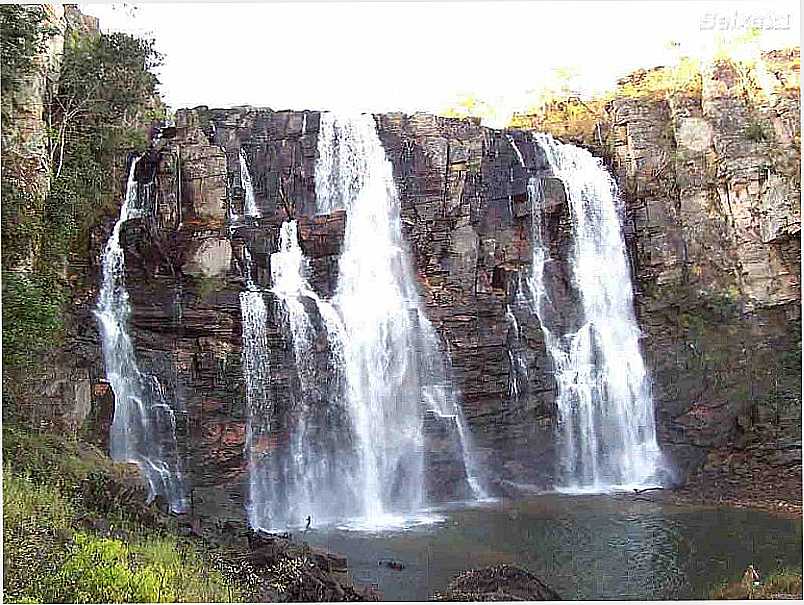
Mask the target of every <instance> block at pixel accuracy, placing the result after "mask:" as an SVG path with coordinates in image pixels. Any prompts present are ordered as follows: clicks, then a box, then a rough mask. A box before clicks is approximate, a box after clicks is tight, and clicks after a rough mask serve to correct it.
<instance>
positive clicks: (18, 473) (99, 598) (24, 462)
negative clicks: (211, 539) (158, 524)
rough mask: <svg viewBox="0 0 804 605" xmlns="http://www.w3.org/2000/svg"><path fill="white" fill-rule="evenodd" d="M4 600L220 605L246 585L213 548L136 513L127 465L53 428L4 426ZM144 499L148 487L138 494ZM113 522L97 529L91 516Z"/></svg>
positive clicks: (234, 597) (237, 595) (240, 596)
mask: <svg viewBox="0 0 804 605" xmlns="http://www.w3.org/2000/svg"><path fill="white" fill-rule="evenodd" d="M3 459H4V467H3V523H4V532H3V567H4V586H3V597H4V600H5V601H7V602H17V603H21V602H26V603H41V602H61V603H77V602H94V603H102V602H113V603H117V602H177V601H178V602H221V601H227V602H231V601H239V600H242V599H243V592H242V589H241V588H240V587H239V586H238V585H235V584H234V583H232V582H231V581H228V580H226V579H225V578H224V576H223V574H222V573H221V572H220V571H218V570H217V569H215V568H214V566H213V564H212V557H211V553H206V552H202V551H200V550H199V549H198V547H197V546H196V545H195V544H194V543H192V542H189V541H185V540H182V539H179V538H177V537H176V536H175V535H171V534H170V533H168V532H166V531H163V530H160V529H154V528H153V527H151V526H148V525H144V524H143V523H142V519H143V518H145V517H143V516H142V515H138V514H136V511H132V510H127V507H128V508H129V509H130V508H131V503H130V502H129V503H127V502H126V500H125V498H124V496H121V495H120V494H125V492H124V491H123V492H120V491H118V496H115V495H114V494H113V493H112V492H113V490H112V489H110V486H118V488H119V486H120V485H122V483H121V482H122V481H124V479H125V475H126V470H125V469H123V468H120V467H118V466H117V465H114V464H112V463H111V462H109V461H108V460H107V459H106V458H104V457H103V456H102V455H101V454H100V452H98V451H97V450H94V449H93V448H92V447H91V446H89V445H87V444H82V443H80V442H77V441H73V442H67V443H65V442H64V440H63V438H61V437H57V436H54V435H44V434H37V433H34V432H31V431H28V430H26V429H22V428H10V427H7V426H4V427H3ZM136 494H137V497H142V493H141V492H139V491H138V492H136ZM98 513H102V514H103V516H104V517H105V518H106V519H107V522H106V525H107V527H108V529H106V530H105V531H103V532H97V531H93V530H92V529H90V528H91V527H92V523H88V521H90V520H92V519H95V518H99V517H98Z"/></svg>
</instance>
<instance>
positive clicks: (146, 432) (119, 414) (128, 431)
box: [95, 158, 187, 512]
mask: <svg viewBox="0 0 804 605" xmlns="http://www.w3.org/2000/svg"><path fill="white" fill-rule="evenodd" d="M138 161H139V158H137V159H135V160H134V161H133V162H132V163H131V167H130V169H129V175H128V183H127V186H126V196H125V199H124V200H123V204H122V206H121V208H120V217H119V218H118V220H117V222H116V223H115V225H114V228H113V230H112V234H111V235H110V236H109V240H108V242H107V243H106V248H105V249H104V252H103V257H102V261H101V262H102V270H103V281H102V282H101V289H100V296H99V298H98V303H97V307H96V309H95V316H96V317H97V319H98V325H99V327H100V332H101V340H102V346H103V360H104V366H105V369H106V377H107V379H108V380H109V384H110V385H111V387H112V391H113V392H114V398H115V409H114V420H113V421H112V426H111V430H110V435H109V440H110V450H111V456H112V459H113V460H116V461H120V462H132V463H135V464H137V465H138V466H139V468H140V470H141V472H142V473H143V475H144V476H145V478H146V480H147V482H148V486H149V490H150V493H151V497H153V496H156V495H157V494H158V495H161V496H164V497H165V498H166V500H167V501H168V503H169V505H170V508H171V510H173V511H175V512H183V511H184V510H186V508H187V501H186V498H185V495H184V486H183V483H182V476H181V471H180V468H179V460H178V452H177V451H176V418H175V415H174V412H173V409H172V408H171V406H170V405H169V404H168V403H167V400H166V397H165V393H164V390H163V389H162V385H161V384H160V383H159V380H158V379H157V378H156V376H149V375H146V374H143V373H142V372H141V371H140V369H139V366H138V364H137V358H136V353H135V351H134V345H133V343H132V342H131V337H130V336H129V333H128V324H129V320H130V318H131V306H130V305H129V297H128V291H127V290H126V283H125V274H126V267H125V254H124V250H123V248H122V246H121V245H120V231H121V229H122V227H123V224H124V223H125V222H126V221H128V220H129V219H131V218H135V217H137V216H139V215H140V212H141V211H140V209H139V208H138V207H137V204H138V202H139V199H138V195H137V182H136V180H135V179H134V172H135V169H136V167H137V162H138Z"/></svg>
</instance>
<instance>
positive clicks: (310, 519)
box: [304, 515, 313, 531]
mask: <svg viewBox="0 0 804 605" xmlns="http://www.w3.org/2000/svg"><path fill="white" fill-rule="evenodd" d="M312 522H313V519H312V517H311V516H310V515H307V525H306V526H305V528H304V531H307V530H309V529H310V523H312Z"/></svg>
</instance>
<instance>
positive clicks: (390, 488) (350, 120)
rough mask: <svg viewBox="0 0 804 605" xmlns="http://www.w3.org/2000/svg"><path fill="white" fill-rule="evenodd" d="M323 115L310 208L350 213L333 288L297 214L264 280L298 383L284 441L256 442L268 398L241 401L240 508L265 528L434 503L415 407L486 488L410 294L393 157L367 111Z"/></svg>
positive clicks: (248, 354) (469, 491) (412, 512)
mask: <svg viewBox="0 0 804 605" xmlns="http://www.w3.org/2000/svg"><path fill="white" fill-rule="evenodd" d="M320 129H321V130H320V133H319V139H318V160H317V163H316V173H315V184H316V199H317V204H318V207H317V210H318V213H319V214H329V213H332V212H333V211H335V210H339V209H342V210H345V211H346V216H347V220H346V229H345V234H344V242H343V248H342V251H341V256H340V259H339V272H338V283H337V287H336V292H335V295H334V297H333V298H332V300H331V301H327V300H323V299H322V298H321V297H319V296H318V295H317V294H316V292H315V291H314V290H313V288H312V286H311V285H310V283H309V281H308V273H309V266H308V261H307V260H306V258H305V257H304V255H303V252H302V250H301V247H300V246H299V241H298V227H297V224H296V222H295V221H288V222H286V223H285V224H283V225H282V228H281V233H280V243H279V250H278V251H277V252H275V253H274V254H272V255H271V259H270V263H271V277H272V287H271V293H272V294H273V295H274V297H275V298H276V300H277V301H278V305H279V308H280V310H281V312H280V316H281V318H282V324H283V327H284V331H285V335H286V337H287V340H288V341H289V342H290V343H291V345H292V349H293V354H294V359H295V369H296V375H297V379H298V389H297V393H295V397H294V399H295V400H294V401H293V402H292V410H291V411H290V413H289V420H286V424H287V426H285V427H284V429H285V431H286V432H287V435H288V437H287V443H286V444H285V446H284V447H282V448H273V450H272V451H271V452H270V453H265V454H259V453H255V452H256V450H257V448H256V447H255V446H256V441H255V440H254V435H253V434H254V432H255V430H256V429H255V428H254V427H255V426H266V427H267V426H268V425H269V424H270V418H271V417H272V416H273V414H274V411H273V410H271V409H270V405H266V406H265V409H264V410H262V411H261V412H260V411H255V409H256V408H255V406H254V405H253V403H251V402H250V404H249V407H250V410H251V412H250V418H251V424H252V427H251V428H250V429H249V432H250V434H251V435H252V436H251V437H250V438H249V439H250V444H251V445H250V451H251V454H250V461H251V464H250V470H249V472H250V473H251V474H252V475H255V474H256V475H257V476H258V478H257V479H252V480H251V494H250V498H249V502H250V504H249V507H250V512H249V518H250V521H251V524H252V526H254V527H259V528H263V529H271V528H273V529H276V528H284V527H293V526H299V525H302V524H303V523H304V521H305V519H306V518H307V517H308V516H310V517H311V518H312V519H315V523H316V525H317V526H322V525H331V524H337V525H340V526H344V527H350V528H352V529H358V530H386V529H388V528H394V527H409V526H415V525H417V524H420V523H430V522H433V521H435V520H437V519H438V517H437V516H434V515H432V514H428V513H426V512H424V511H425V508H426V507H427V506H428V505H429V504H430V501H429V498H428V494H427V493H426V482H425V473H426V469H425V460H424V445H425V443H424V442H425V435H424V432H423V423H424V420H425V415H427V414H430V415H432V416H433V417H434V418H436V419H437V421H438V422H442V423H446V424H447V425H448V426H449V427H450V428H451V435H452V436H453V440H454V441H455V442H456V444H455V446H456V448H455V449H456V451H459V452H460V457H461V459H462V463H463V472H464V475H465V483H466V495H467V496H468V497H470V498H483V497H485V496H486V493H485V490H484V488H483V486H482V481H481V479H480V477H479V472H478V469H477V465H476V463H475V460H474V457H473V455H472V444H471V440H470V435H469V430H468V427H467V425H466V422H465V420H464V418H463V414H462V410H461V407H460V404H459V401H458V394H457V393H456V392H455V388H454V386H453V383H452V380H451V378H450V376H449V370H448V366H447V363H446V359H445V357H444V355H443V352H442V350H441V346H440V341H439V339H438V336H437V334H436V332H435V330H434V329H433V327H432V325H431V324H430V322H429V320H428V319H427V318H426V316H425V315H424V313H423V310H422V307H421V303H420V301H419V295H418V292H417V289H416V282H415V279H414V276H413V272H412V266H411V262H410V259H409V256H408V253H407V250H406V245H405V242H404V241H403V239H402V229H401V221H400V216H399V197H398V194H397V191H396V185H395V183H394V180H393V174H392V167H391V164H390V162H389V161H388V160H387V158H386V156H385V150H384V149H383V147H382V144H381V143H380V140H379V137H378V136H377V133H376V125H375V123H374V118H373V117H372V116H371V115H360V116H347V117H343V116H336V115H333V114H327V113H325V114H322V116H321V126H320ZM243 165H244V163H243V162H242V161H241V166H243ZM248 180H249V181H250V177H249V178H248ZM244 181H245V179H244ZM244 296H245V293H244ZM241 303H244V304H246V303H248V301H247V300H246V299H245V298H241ZM243 318H244V321H246V319H247V313H246V311H245V309H244V311H243ZM245 333H248V334H251V333H252V328H251V327H248V328H246V327H244V334H245ZM322 339H324V340H325V342H326V343H327V347H328V351H329V359H328V368H327V372H326V375H325V376H321V375H320V373H317V368H316V367H315V365H314V363H313V360H314V358H315V355H314V351H315V348H316V346H317V343H320V342H321V340H322ZM253 341H255V339H253V338H252V337H251V336H250V337H249V338H248V339H245V338H244V359H252V358H253V357H254V356H255V355H266V357H267V352H263V353H259V352H255V348H254V347H255V346H256V344H255V343H254V342H253ZM246 349H248V351H246ZM250 365H253V362H250V363H249V364H246V368H247V373H246V380H247V382H248V383H250V382H251V378H250V377H249V371H248V368H249V367H250ZM255 388H257V387H255ZM247 390H248V391H249V392H251V391H252V390H254V389H253V388H252V387H251V386H248V388H247ZM249 397H251V396H249ZM265 430H268V431H269V432H270V430H269V429H265Z"/></svg>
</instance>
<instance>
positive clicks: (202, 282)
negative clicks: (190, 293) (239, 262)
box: [196, 275, 226, 301]
mask: <svg viewBox="0 0 804 605" xmlns="http://www.w3.org/2000/svg"><path fill="white" fill-rule="evenodd" d="M196 283H197V286H196V291H197V292H198V299H199V300H201V301H205V300H207V299H208V298H209V297H211V296H212V295H213V294H215V293H216V292H220V291H221V290H223V289H224V288H225V287H226V280H225V279H223V278H221V277H212V276H208V275H204V276H201V277H198V278H197V279H196Z"/></svg>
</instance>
